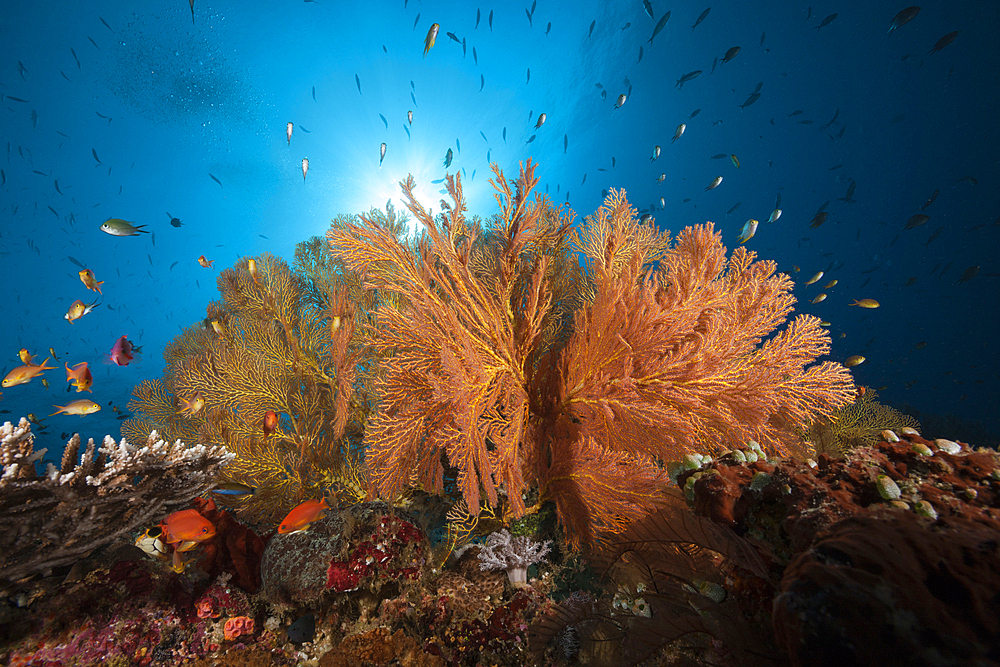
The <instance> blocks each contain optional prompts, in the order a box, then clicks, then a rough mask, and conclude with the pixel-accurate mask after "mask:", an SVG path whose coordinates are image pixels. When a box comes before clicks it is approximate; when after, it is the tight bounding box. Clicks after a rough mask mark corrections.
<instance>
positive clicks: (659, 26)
mask: <svg viewBox="0 0 1000 667" xmlns="http://www.w3.org/2000/svg"><path fill="white" fill-rule="evenodd" d="M669 20H670V12H667V13H666V14H664V15H663V16H661V17H660V20H659V21H657V22H656V27H655V28H653V34H652V35H651V36H650V38H649V41H647V42H646V43H647V44H652V43H653V37H656V36H657V35H659V34H660V31H661V30H663V26H665V25H667V21H669Z"/></svg>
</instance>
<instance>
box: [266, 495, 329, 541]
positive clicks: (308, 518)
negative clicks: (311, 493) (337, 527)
mask: <svg viewBox="0 0 1000 667" xmlns="http://www.w3.org/2000/svg"><path fill="white" fill-rule="evenodd" d="M327 509H330V506H329V505H327V504H326V498H324V499H322V500H307V501H305V502H304V503H301V504H300V505H298V506H297V507H296V508H295V509H293V510H292V511H291V512H289V513H288V516H286V517H285V519H284V520H283V521H282V522H281V525H280V526H278V532H279V533H280V534H282V535H286V534H288V533H298V532H300V531H303V530H308V529H309V526H310V525H311V524H312V522H313V521H316V520H318V519H320V518H322V516H323V510H327Z"/></svg>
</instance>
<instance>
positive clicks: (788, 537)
mask: <svg viewBox="0 0 1000 667" xmlns="http://www.w3.org/2000/svg"><path fill="white" fill-rule="evenodd" d="M949 442H950V441H949ZM956 444H957V443H956ZM914 445H920V446H921V449H923V448H927V449H929V450H930V451H931V455H930V456H927V455H924V454H920V453H919V452H918V451H915V450H914V448H913V447H914ZM949 450H951V451H954V447H951V446H950V445H949V446H947V447H945V448H942V447H939V446H937V445H935V443H934V441H931V440H926V439H924V438H922V437H920V436H918V435H913V434H908V433H902V434H900V441H899V442H884V441H883V442H879V443H876V444H875V445H874V446H873V447H857V448H855V449H852V450H851V451H850V452H849V453H848V455H847V457H846V458H843V459H838V458H831V457H829V456H827V455H825V454H821V455H820V456H819V457H818V463H817V465H816V467H815V468H813V467H811V466H810V465H809V464H808V463H806V462H803V461H799V460H797V459H792V458H785V459H771V460H769V461H765V460H757V461H754V462H752V463H743V462H741V461H740V460H739V458H740V457H738V456H737V455H736V453H735V452H734V453H730V454H727V455H724V456H721V457H719V458H718V459H716V460H715V461H713V462H712V463H710V464H709V465H708V466H706V467H705V468H703V469H702V472H705V471H712V474H701V475H700V476H699V477H698V478H697V479H696V481H694V482H693V484H691V485H690V486H691V489H690V494H691V505H692V506H693V508H694V510H695V512H696V513H697V514H700V515H702V516H707V517H709V518H711V519H712V520H713V521H715V522H716V523H719V524H722V525H725V526H728V527H730V528H732V529H733V530H735V531H736V533H737V534H738V535H741V536H747V537H752V538H756V539H758V540H762V541H764V542H766V543H767V544H768V545H769V546H770V547H771V549H772V550H773V552H774V553H773V555H774V557H775V558H776V560H777V561H778V562H779V563H787V562H789V561H790V560H791V558H792V557H793V556H794V555H795V554H797V553H800V552H802V551H804V550H805V549H807V548H809V547H810V546H811V545H812V543H813V541H814V540H815V538H816V534H817V533H818V532H819V531H820V530H822V529H824V528H827V527H829V526H831V525H833V524H834V523H837V522H838V521H841V520H842V519H845V518H847V517H850V516H855V515H867V514H872V513H875V514H877V515H881V514H882V513H887V512H892V511H895V509H896V508H899V507H903V508H916V507H917V506H918V505H919V504H920V503H921V502H923V501H926V502H927V503H928V504H930V505H931V507H932V508H933V509H934V511H935V512H936V513H937V514H938V515H940V516H942V517H948V516H953V517H957V518H962V519H968V520H971V521H976V522H980V523H984V524H985V525H991V526H992V525H1000V476H998V475H1000V455H998V454H997V452H996V451H994V450H989V449H983V448H978V449H973V448H972V447H970V446H969V445H961V446H960V450H959V451H958V452H957V453H950V452H949ZM698 473H699V471H693V470H687V471H684V472H681V473H680V474H679V476H678V484H679V485H680V486H681V487H682V488H684V487H685V485H686V484H687V482H688V478H689V477H694V476H696V475H698ZM760 473H765V474H767V475H769V478H768V480H769V483H768V484H766V485H762V486H760V488H755V485H754V484H753V480H754V478H755V477H756V478H757V479H758V480H759V479H762V478H761V477H760V476H759V475H760ZM880 475H882V476H885V477H887V478H888V479H889V480H891V481H892V482H893V483H895V484H896V485H897V486H898V487H899V490H900V496H899V498H898V499H897V498H893V499H886V498H883V497H882V493H881V492H880V482H879V476H880ZM884 485H885V482H883V483H882V486H884ZM890 500H891V503H892V504H890ZM914 511H915V509H914Z"/></svg>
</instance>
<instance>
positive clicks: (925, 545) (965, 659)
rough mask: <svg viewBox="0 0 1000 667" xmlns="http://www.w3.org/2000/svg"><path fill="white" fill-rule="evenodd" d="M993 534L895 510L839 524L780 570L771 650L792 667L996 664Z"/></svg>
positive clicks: (996, 539)
mask: <svg viewBox="0 0 1000 667" xmlns="http://www.w3.org/2000/svg"><path fill="white" fill-rule="evenodd" d="M998 527H1000V526H998ZM998 527H990V526H986V525H983V524H982V523H976V522H972V521H967V520H963V519H958V518H954V517H952V518H949V519H947V520H942V521H939V522H936V523H933V524H930V525H929V522H928V520H926V519H921V518H920V517H918V516H917V515H916V514H914V513H912V512H906V511H899V510H897V511H896V512H895V513H894V515H893V516H890V517H882V518H875V517H863V516H859V517H851V518H849V519H845V520H844V521H841V522H839V523H837V524H836V525H834V526H832V527H831V528H829V529H828V530H826V531H824V532H823V534H822V535H821V536H820V537H819V539H818V540H817V542H816V544H815V545H814V546H813V547H812V548H811V549H809V550H808V551H806V552H805V553H802V554H800V555H799V556H798V557H796V558H795V559H794V560H793V561H792V563H791V564H790V565H789V566H788V568H787V569H786V570H785V574H784V577H783V578H782V581H781V584H780V585H779V592H778V595H777V596H776V597H775V601H774V614H773V623H774V634H775V639H776V640H777V643H778V645H779V646H782V647H784V648H785V650H786V651H787V654H788V656H789V659H790V660H791V664H792V665H793V666H797V665H815V666H820V667H821V666H824V665H830V666H831V667H833V666H835V665H836V666H839V665H872V666H875V665H878V666H881V665H889V664H900V663H905V664H908V665H969V664H976V665H984V664H996V662H995V660H996V659H997V657H998V656H1000V530H998ZM991 661H993V662H991Z"/></svg>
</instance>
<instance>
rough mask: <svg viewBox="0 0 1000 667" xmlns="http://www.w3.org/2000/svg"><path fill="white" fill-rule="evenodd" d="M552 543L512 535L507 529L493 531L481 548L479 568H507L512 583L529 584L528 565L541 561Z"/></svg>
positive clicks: (516, 584)
mask: <svg viewBox="0 0 1000 667" xmlns="http://www.w3.org/2000/svg"><path fill="white" fill-rule="evenodd" d="M551 544H552V542H551V540H550V541H548V542H535V541H533V540H532V539H531V538H529V537H524V536H519V537H512V536H511V534H510V533H509V532H507V530H506V529H504V530H501V531H498V532H496V533H492V534H491V535H490V536H489V537H488V538H487V539H486V544H485V545H481V546H480V549H479V569H481V570H507V576H508V577H509V578H510V583H511V585H513V586H515V587H520V586H525V585H527V580H528V566H529V565H533V564H534V563H538V562H540V561H541V560H542V559H543V558H545V555H546V554H547V553H548V552H549V547H550V545H551Z"/></svg>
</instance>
